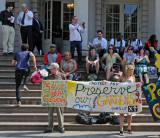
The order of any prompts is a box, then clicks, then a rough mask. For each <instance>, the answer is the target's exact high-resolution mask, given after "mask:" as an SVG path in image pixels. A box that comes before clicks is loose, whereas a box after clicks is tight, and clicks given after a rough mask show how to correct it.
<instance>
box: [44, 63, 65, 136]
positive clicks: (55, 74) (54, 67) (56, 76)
mask: <svg viewBox="0 0 160 138" xmlns="http://www.w3.org/2000/svg"><path fill="white" fill-rule="evenodd" d="M47 69H49V70H50V72H51V74H50V75H49V76H48V78H47V80H66V77H65V75H64V74H62V73H61V72H59V65H58V64H57V63H51V64H50V66H49V67H48V68H47ZM54 110H56V111H57V116H58V129H59V132H60V133H65V129H64V125H63V122H64V116H63V110H64V109H63V108H62V107H48V121H49V125H48V127H47V129H46V130H45V131H44V133H51V132H53V112H54Z"/></svg>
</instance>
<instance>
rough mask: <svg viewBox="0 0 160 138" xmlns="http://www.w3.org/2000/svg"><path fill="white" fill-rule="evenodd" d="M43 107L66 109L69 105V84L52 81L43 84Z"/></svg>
mask: <svg viewBox="0 0 160 138" xmlns="http://www.w3.org/2000/svg"><path fill="white" fill-rule="evenodd" d="M41 103H42V106H47V107H65V106H66V104H67V82H66V81H61V80H59V81H50V80H46V81H43V82H42V94H41Z"/></svg>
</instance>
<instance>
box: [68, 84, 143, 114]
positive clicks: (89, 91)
mask: <svg viewBox="0 0 160 138" xmlns="http://www.w3.org/2000/svg"><path fill="white" fill-rule="evenodd" d="M67 86H68V97H67V107H68V108H73V109H79V110H86V111H96V112H97V111H98V112H116V113H136V112H141V111H142V100H141V84H140V83H118V82H100V81H95V82H94V81H93V82H74V81H67Z"/></svg>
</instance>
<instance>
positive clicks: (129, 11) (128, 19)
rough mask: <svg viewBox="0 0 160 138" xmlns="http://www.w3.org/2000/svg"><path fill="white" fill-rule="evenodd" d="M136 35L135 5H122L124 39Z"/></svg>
mask: <svg viewBox="0 0 160 138" xmlns="http://www.w3.org/2000/svg"><path fill="white" fill-rule="evenodd" d="M131 33H135V34H137V5H124V39H127V38H128V36H129V35H131Z"/></svg>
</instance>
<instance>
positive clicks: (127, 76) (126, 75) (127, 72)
mask: <svg viewBox="0 0 160 138" xmlns="http://www.w3.org/2000/svg"><path fill="white" fill-rule="evenodd" d="M133 73H134V65H132V64H125V65H124V68H123V76H122V77H120V79H119V81H118V82H127V83H133V82H135V77H134V74H133ZM119 119H120V136H124V133H123V122H124V114H120V117H119ZM131 122H132V114H127V123H128V127H127V131H128V134H133V132H132V130H131Z"/></svg>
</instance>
